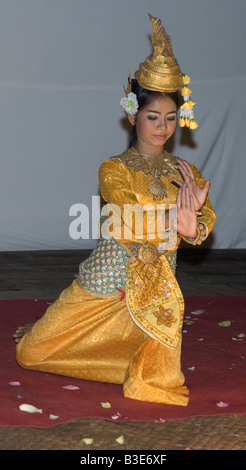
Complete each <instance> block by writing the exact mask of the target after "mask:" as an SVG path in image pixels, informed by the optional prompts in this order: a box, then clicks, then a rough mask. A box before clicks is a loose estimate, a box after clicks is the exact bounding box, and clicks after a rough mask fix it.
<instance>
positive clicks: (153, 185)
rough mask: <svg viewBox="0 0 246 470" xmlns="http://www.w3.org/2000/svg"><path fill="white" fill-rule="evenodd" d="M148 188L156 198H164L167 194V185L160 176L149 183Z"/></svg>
mask: <svg viewBox="0 0 246 470" xmlns="http://www.w3.org/2000/svg"><path fill="white" fill-rule="evenodd" d="M148 190H149V192H150V194H152V196H153V199H154V200H158V199H159V198H160V199H163V198H164V197H165V196H167V188H166V185H165V184H164V183H163V181H161V180H160V179H159V178H156V179H153V180H151V181H150V182H149V184H148Z"/></svg>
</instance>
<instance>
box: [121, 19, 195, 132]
mask: <svg viewBox="0 0 246 470" xmlns="http://www.w3.org/2000/svg"><path fill="white" fill-rule="evenodd" d="M149 18H150V21H151V23H152V37H151V42H152V46H153V52H152V54H151V55H149V56H148V57H147V58H146V59H145V61H144V62H142V63H140V65H139V69H138V70H137V71H136V73H135V78H136V80H137V82H138V83H139V85H140V86H141V87H142V88H145V89H146V90H151V91H158V92H161V93H174V92H176V91H178V90H179V89H180V88H182V96H183V99H184V104H183V105H182V106H181V108H180V120H179V124H180V126H181V127H184V126H186V127H188V128H190V129H196V128H197V127H198V125H197V123H196V121H195V120H194V113H193V106H194V105H195V103H194V102H193V101H191V100H190V95H191V90H190V88H189V86H188V84H189V83H190V77H188V75H185V74H182V72H181V70H180V67H179V64H178V62H177V60H176V58H175V56H174V53H173V48H172V43H171V39H170V36H168V34H167V33H166V31H165V29H164V27H163V26H162V24H161V20H160V19H159V18H154V17H153V16H151V15H150V14H149ZM128 82H129V83H128V87H127V89H125V88H124V90H125V94H126V98H127V97H128V95H129V93H131V77H130V75H129V80H128ZM136 113H137V109H136ZM136 113H135V114H136Z"/></svg>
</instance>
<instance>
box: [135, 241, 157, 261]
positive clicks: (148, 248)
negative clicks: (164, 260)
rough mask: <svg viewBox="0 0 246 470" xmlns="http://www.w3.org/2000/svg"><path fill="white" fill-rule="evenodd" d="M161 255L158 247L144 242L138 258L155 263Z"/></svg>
mask: <svg viewBox="0 0 246 470" xmlns="http://www.w3.org/2000/svg"><path fill="white" fill-rule="evenodd" d="M158 257H159V253H158V249H157V248H156V246H154V245H152V244H151V243H148V242H147V243H144V244H143V245H141V246H140V248H139V250H138V259H139V260H140V261H142V263H144V264H153V263H155V261H157V259H158Z"/></svg>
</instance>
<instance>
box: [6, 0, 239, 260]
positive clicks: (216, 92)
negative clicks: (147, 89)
mask: <svg viewBox="0 0 246 470" xmlns="http://www.w3.org/2000/svg"><path fill="white" fill-rule="evenodd" d="M148 12H150V13H151V14H152V15H153V16H158V17H160V18H161V19H162V22H163V25H164V26H165V28H166V30H167V32H168V34H170V36H171V38H172V43H173V49H174V53H175V56H176V57H177V59H178V61H179V64H180V67H181V69H182V71H183V72H184V73H186V74H188V75H189V76H190V77H191V89H192V99H193V101H195V102H196V103H197V104H196V106H195V108H194V111H195V118H196V120H197V122H198V124H199V128H198V129H197V130H196V131H193V132H192V133H190V132H189V131H187V130H186V131H184V130H180V129H178V130H177V132H176V136H175V139H174V141H172V142H171V143H170V145H169V147H168V150H169V151H171V152H172V153H173V154H174V155H178V156H180V157H182V158H185V159H187V160H188V161H189V162H190V163H193V164H194V165H195V166H196V167H197V168H198V169H199V170H200V171H201V173H202V175H203V176H204V177H205V178H208V179H210V181H211V185H212V186H211V190H210V200H211V203H212V205H213V208H214V210H215V212H216V215H217V222H216V225H215V227H214V230H213V233H212V234H211V236H210V238H209V240H208V241H207V243H206V244H205V246H210V247H211V248H217V249H230V248H235V249H236V248H237V249H238V248H246V206H245V204H244V201H245V181H246V163H245V130H246V128H245V108H246V94H245V82H246V60H245V59H246V50H245V40H246V29H245V17H246V2H245V0H234V2H231V1H230V0H217V1H216V2H214V1H213V0H200V1H199V2H197V1H196V0H186V1H185V2H183V1H182V0H166V1H163V0H152V1H151V4H150V2H149V1H147V0H141V2H138V1H132V0H131V1H130V0H124V2H122V1H120V0H114V1H113V0H104V2H101V1H100V0H82V1H81V0H58V1H57V0H22V1H21V2H19V1H18V0H9V1H8V2H6V1H5V0H0V44H1V47H0V104H1V105H0V128H1V131H0V132H1V139H0V159H1V172H0V201H1V202H0V219H1V228H0V250H1V251H14V250H45V249H48V250H49V249H84V248H93V247H94V246H95V244H96V240H95V239H94V238H93V237H92V228H93V226H95V225H94V224H96V223H97V218H98V210H94V211H92V204H93V197H95V196H96V197H98V195H99V191H98V168H99V166H100V164H101V163H102V162H103V161H104V160H106V159H107V158H108V157H109V156H110V155H116V154H119V153H121V152H122V151H124V150H125V149H126V147H127V145H128V138H129V127H128V125H127V123H126V120H125V115H124V113H123V112H122V109H121V107H120V105H119V102H120V98H121V97H122V96H123V93H124V92H123V85H126V82H127V77H128V70H129V69H130V70H131V73H132V75H133V74H134V71H135V70H136V69H137V68H138V65H139V63H140V62H141V61H143V60H144V59H145V57H146V56H147V55H148V53H150V52H151V43H150V35H151V25H150V22H149V19H148ZM94 200H95V199H94ZM75 204H79V206H77V208H78V207H80V208H81V207H83V208H84V214H83V220H84V225H85V224H86V222H88V224H89V227H90V233H89V236H87V237H86V238H80V237H79V230H82V228H80V227H79V226H78V239H75V238H74V237H73V238H72V237H71V233H70V232H69V227H70V224H71V222H72V221H73V220H74V219H76V217H78V216H79V215H80V213H79V212H76V207H75V209H74V210H73V211H71V212H70V208H71V207H73V206H74V205H75ZM82 205H83V206H82ZM69 214H71V215H69ZM203 247H204V246H202V248H203Z"/></svg>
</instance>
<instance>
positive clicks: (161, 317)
mask: <svg viewBox="0 0 246 470" xmlns="http://www.w3.org/2000/svg"><path fill="white" fill-rule="evenodd" d="M154 315H155V317H156V318H157V325H165V326H167V327H168V328H171V326H172V323H175V322H176V321H177V318H175V317H174V316H173V309H172V308H164V307H162V305H161V306H160V307H159V310H157V311H156V312H154Z"/></svg>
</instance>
